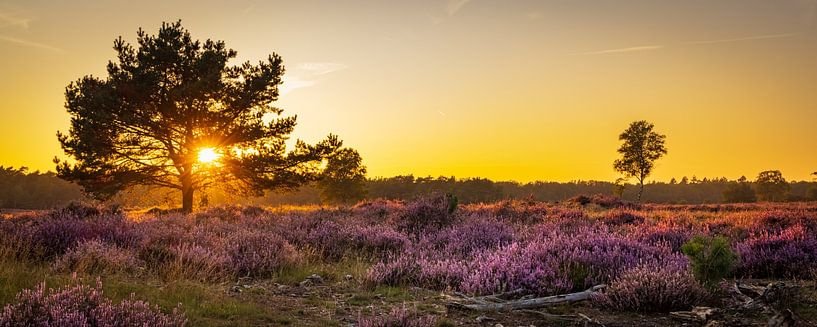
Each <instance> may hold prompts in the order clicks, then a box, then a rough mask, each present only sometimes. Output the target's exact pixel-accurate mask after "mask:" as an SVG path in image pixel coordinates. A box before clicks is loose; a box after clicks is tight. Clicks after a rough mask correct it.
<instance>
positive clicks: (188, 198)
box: [182, 176, 195, 213]
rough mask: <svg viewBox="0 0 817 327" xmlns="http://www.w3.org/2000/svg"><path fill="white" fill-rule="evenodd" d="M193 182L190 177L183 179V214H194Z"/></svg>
mask: <svg viewBox="0 0 817 327" xmlns="http://www.w3.org/2000/svg"><path fill="white" fill-rule="evenodd" d="M194 190H195V189H194V188H193V181H191V178H190V176H183V177H182V212H184V213H191V212H193V191H194Z"/></svg>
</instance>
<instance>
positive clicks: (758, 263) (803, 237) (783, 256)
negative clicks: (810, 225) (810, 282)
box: [736, 224, 817, 278]
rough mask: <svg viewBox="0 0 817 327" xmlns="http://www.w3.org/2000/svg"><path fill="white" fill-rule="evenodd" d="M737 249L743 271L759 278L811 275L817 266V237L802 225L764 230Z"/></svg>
mask: <svg viewBox="0 0 817 327" xmlns="http://www.w3.org/2000/svg"><path fill="white" fill-rule="evenodd" d="M736 248H737V252H738V253H739V254H740V259H741V264H740V267H739V271H740V273H741V274H743V275H747V276H751V277H755V278H766V277H770V278H778V277H796V278H807V276H808V275H809V271H810V270H812V269H815V268H817V237H815V235H814V233H812V232H809V231H808V230H807V229H806V228H805V227H803V226H802V225H799V224H797V225H794V226H792V227H789V228H786V229H784V230H781V231H779V232H767V231H763V232H760V233H758V234H756V235H753V236H751V237H749V238H748V239H746V240H744V241H743V242H740V243H738V244H737V246H736Z"/></svg>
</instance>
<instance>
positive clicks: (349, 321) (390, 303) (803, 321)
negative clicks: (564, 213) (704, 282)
mask: <svg viewBox="0 0 817 327" xmlns="http://www.w3.org/2000/svg"><path fill="white" fill-rule="evenodd" d="M763 282H765V281H753V283H755V284H761V283H763ZM787 284H797V287H796V288H794V289H796V294H792V295H791V296H789V297H788V298H786V299H782V300H781V301H780V302H779V303H776V304H775V307H776V308H773V309H774V310H785V309H791V311H792V312H793V313H794V314H795V319H796V320H797V325H796V326H817V324H816V323H815V322H817V292H815V287H814V284H813V283H811V282H808V283H805V282H795V281H788V282H787ZM225 291H226V292H229V293H230V294H231V295H230V296H232V297H236V298H238V299H241V300H244V301H253V302H260V303H263V304H266V305H269V306H271V307H274V308H275V309H276V311H279V312H278V313H279V314H280V316H282V317H286V318H285V319H283V320H279V321H278V322H273V323H271V324H270V325H279V324H280V325H294V326H321V325H327V324H330V325H336V326H352V325H354V324H355V323H356V322H357V321H358V319H360V318H361V317H370V316H376V315H383V314H386V313H388V312H389V311H391V309H393V308H398V307H406V308H408V309H411V310H416V311H417V312H420V313H422V314H429V315H433V316H435V317H437V318H438V319H437V325H438V326H497V325H501V326H504V327H508V326H514V327H516V326H608V327H613V326H622V327H623V326H644V327H646V326H703V325H705V324H706V322H694V321H684V320H681V319H677V318H673V317H672V316H671V315H670V314H668V313H642V314H638V313H617V312H610V311H605V310H600V309H598V308H594V307H592V306H590V305H588V304H585V303H575V304H573V305H563V306H558V307H551V308H548V309H547V310H545V309H540V310H539V311H538V312H542V313H544V314H541V313H537V312H534V311H523V312H520V311H513V312H508V311H504V312H476V311H470V310H465V309H460V308H454V307H451V306H449V305H447V301H448V298H446V297H445V296H443V294H442V293H440V292H434V291H429V290H424V289H420V288H395V287H377V288H371V287H368V286H365V285H362V284H360V283H358V282H357V281H354V280H345V281H335V282H321V283H317V284H315V283H306V285H283V284H277V283H272V282H268V281H267V282H257V283H254V282H247V283H246V284H243V285H234V286H230V288H229V289H227V290H225ZM723 296H724V298H716V299H712V301H711V302H712V305H713V307H718V308H719V312H718V314H716V315H715V317H714V318H713V319H710V321H711V320H715V321H717V322H715V323H710V325H708V326H767V325H768V320H769V318H770V317H772V316H773V315H774V314H775V312H772V311H770V310H766V311H763V310H760V311H758V310H739V309H732V308H730V307H731V306H733V304H730V303H729V302H730V301H731V300H730V299H729V298H728V296H727V295H726V294H723ZM582 315H583V316H585V317H586V318H582V317H581V316H582ZM546 316H549V317H546ZM557 316H562V317H565V318H561V317H557ZM587 318H589V319H590V320H588V319H587Z"/></svg>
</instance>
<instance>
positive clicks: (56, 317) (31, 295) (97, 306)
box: [0, 281, 187, 327]
mask: <svg viewBox="0 0 817 327" xmlns="http://www.w3.org/2000/svg"><path fill="white" fill-rule="evenodd" d="M186 322H187V320H186V319H185V317H184V315H183V314H182V313H181V312H180V311H179V310H178V308H176V309H174V310H173V312H172V313H170V314H164V313H162V312H161V311H160V310H159V308H158V307H157V306H153V307H151V306H150V304H149V303H147V302H143V301H137V300H135V299H134V298H133V296H131V298H130V299H128V300H123V301H122V302H121V303H118V304H114V303H113V302H111V300H109V299H107V298H105V297H104V296H103V293H102V285H101V282H100V281H97V285H96V287H89V286H85V285H75V286H69V287H65V288H62V289H56V290H55V289H48V290H47V291H46V289H45V284H40V285H39V286H37V288H35V289H33V290H23V291H21V292H20V293H18V294H17V296H16V298H15V301H14V302H13V303H11V304H8V305H6V306H5V307H4V308H3V311H2V312H0V326H35V327H37V326H42V327H48V326H66V327H74V326H76V327H79V326H99V327H120V326H122V327H124V326H151V327H165V326H167V327H169V326H184V325H185V324H186Z"/></svg>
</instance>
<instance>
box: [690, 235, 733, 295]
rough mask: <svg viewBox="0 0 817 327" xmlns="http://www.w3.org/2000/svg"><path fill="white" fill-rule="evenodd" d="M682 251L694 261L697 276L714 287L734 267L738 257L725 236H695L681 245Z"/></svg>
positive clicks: (693, 266)
mask: <svg viewBox="0 0 817 327" xmlns="http://www.w3.org/2000/svg"><path fill="white" fill-rule="evenodd" d="M681 251H682V252H683V253H684V254H686V255H687V257H689V259H690V260H691V261H692V271H693V272H694V273H695V278H697V279H698V281H700V282H701V283H702V284H703V285H705V286H707V287H710V288H713V287H715V286H717V285H718V283H719V282H720V280H721V279H722V278H724V277H726V276H727V275H728V274H729V273H730V272H731V271H732V269H733V268H734V266H735V262H736V261H737V259H738V257H737V255H736V254H735V252H734V251H732V248H731V247H730V246H729V240H727V239H726V238H725V237H722V236H718V237H706V236H695V237H693V238H692V239H691V240H689V242H687V243H685V244H684V245H683V246H681Z"/></svg>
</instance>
